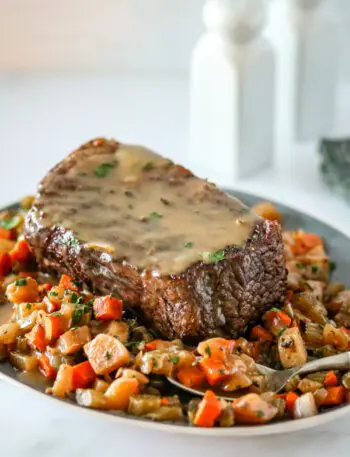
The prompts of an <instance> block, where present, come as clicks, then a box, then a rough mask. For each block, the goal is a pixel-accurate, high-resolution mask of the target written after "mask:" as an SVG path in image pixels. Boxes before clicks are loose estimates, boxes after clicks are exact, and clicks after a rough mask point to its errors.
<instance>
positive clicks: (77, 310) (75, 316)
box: [72, 306, 83, 325]
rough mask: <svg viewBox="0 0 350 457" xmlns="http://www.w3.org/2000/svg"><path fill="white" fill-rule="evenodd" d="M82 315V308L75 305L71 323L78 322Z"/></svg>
mask: <svg viewBox="0 0 350 457" xmlns="http://www.w3.org/2000/svg"><path fill="white" fill-rule="evenodd" d="M82 317H83V309H82V307H81V306H76V307H75V308H74V311H73V313H72V324H73V325H75V324H79V322H80V321H81V318H82Z"/></svg>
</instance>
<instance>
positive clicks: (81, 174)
mask: <svg viewBox="0 0 350 457" xmlns="http://www.w3.org/2000/svg"><path fill="white" fill-rule="evenodd" d="M77 176H80V177H81V178H83V177H84V176H87V173H85V172H84V171H78V173H77Z"/></svg>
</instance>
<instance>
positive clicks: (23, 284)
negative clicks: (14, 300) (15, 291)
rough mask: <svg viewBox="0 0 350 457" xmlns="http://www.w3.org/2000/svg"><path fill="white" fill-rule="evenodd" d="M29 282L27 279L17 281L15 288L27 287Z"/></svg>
mask: <svg viewBox="0 0 350 457" xmlns="http://www.w3.org/2000/svg"><path fill="white" fill-rule="evenodd" d="M26 285H27V280H26V279H25V278H21V279H17V281H16V282H15V286H26Z"/></svg>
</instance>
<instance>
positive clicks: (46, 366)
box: [39, 354, 57, 379]
mask: <svg viewBox="0 0 350 457" xmlns="http://www.w3.org/2000/svg"><path fill="white" fill-rule="evenodd" d="M39 370H40V371H41V373H42V374H43V375H44V376H45V378H47V379H55V378H56V375H57V371H56V370H55V369H54V368H53V366H52V365H51V363H50V360H49V358H48V357H47V355H45V354H43V355H42V356H41V357H40V358H39Z"/></svg>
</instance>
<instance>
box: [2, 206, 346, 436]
mask: <svg viewBox="0 0 350 457" xmlns="http://www.w3.org/2000/svg"><path fill="white" fill-rule="evenodd" d="M30 205H31V199H30V198H27V199H25V200H24V201H23V203H22V208H21V209H20V210H19V211H16V212H14V213H9V212H7V211H6V212H3V213H1V214H0V288H1V289H0V303H2V304H3V305H5V304H6V302H7V303H8V302H9V303H11V304H12V305H13V313H12V317H11V319H10V320H9V322H7V323H4V324H2V325H1V326H0V360H3V361H5V360H9V361H10V363H11V364H12V365H13V366H14V367H15V368H17V369H18V370H20V371H25V372H29V373H38V372H40V373H41V376H42V377H43V378H45V379H46V381H47V385H48V387H47V389H46V392H47V393H48V394H52V395H54V396H56V397H60V398H75V400H76V402H77V403H78V404H79V405H82V406H85V407H88V408H97V409H103V410H113V411H124V412H126V413H128V414H131V415H134V416H141V417H145V418H149V419H152V420H158V421H176V422H178V421H180V422H185V421H188V422H189V423H190V424H192V425H195V426H198V427H214V426H219V427H229V426H233V425H235V424H254V425H258V424H265V423H267V422H270V421H275V420H282V419H287V418H295V419H298V418H303V417H309V416H313V415H315V414H317V413H318V412H319V411H321V410H323V409H325V408H329V407H332V406H337V405H342V404H344V403H347V402H348V401H350V372H347V373H346V372H340V371H337V370H334V371H329V372H317V373H311V374H309V375H307V376H304V377H303V378H300V377H299V376H295V377H294V378H293V379H292V380H290V381H289V382H288V384H287V385H286V387H285V389H284V391H283V392H281V393H277V394H276V393H273V392H269V391H268V385H267V380H266V379H265V377H264V376H263V375H261V374H260V373H259V371H258V370H257V368H256V365H255V363H256V362H258V363H261V364H265V365H267V366H271V367H273V368H276V369H283V368H291V367H295V366H298V365H303V364H305V363H306V362H307V361H310V360H312V359H314V358H318V357H324V356H328V355H333V354H336V353H339V352H343V351H347V350H348V348H349V344H350V343H349V342H350V290H345V287H344V286H343V285H342V284H339V283H332V282H330V281H329V277H330V272H331V271H332V269H334V267H335V266H334V264H333V263H332V262H331V261H330V259H329V258H328V256H327V254H326V252H325V248H324V243H323V240H322V239H321V238H320V237H319V236H318V235H316V234H312V233H304V232H303V231H301V230H297V231H293V232H290V231H289V232H284V243H285V252H286V260H287V268H288V271H289V275H288V287H289V293H288V297H287V299H286V300H285V302H284V303H281V306H280V307H279V308H276V307H273V308H271V309H269V310H268V311H267V312H266V313H265V314H264V315H263V317H262V319H261V321H260V322H258V323H255V325H253V326H251V327H250V328H247V330H246V334H245V337H244V338H243V337H241V338H238V339H236V340H227V339H224V338H219V337H217V338H212V339H209V340H206V341H202V342H200V343H199V344H198V345H197V346H196V347H190V346H186V345H185V344H184V343H183V342H182V341H180V340H174V341H165V340H162V339H161V338H160V337H158V336H157V335H155V334H154V332H153V331H151V330H149V329H146V328H145V327H143V326H142V325H141V324H140V323H139V322H138V321H137V320H136V319H135V317H134V316H132V315H130V314H128V313H129V311H126V310H124V309H123V302H122V301H121V300H118V299H116V298H114V297H112V296H95V295H93V294H92V293H91V292H90V291H89V290H88V289H87V288H86V287H85V286H84V284H80V283H79V278H71V277H70V276H68V275H62V277H61V278H59V280H57V279H56V278H52V277H50V276H47V275H44V274H42V273H41V272H38V271H36V266H35V262H34V259H33V257H32V254H31V251H30V248H29V246H28V244H27V243H26V241H25V240H24V239H23V237H22V235H21V232H22V224H23V219H24V215H25V212H26V210H27V209H28V208H29V207H30ZM255 211H256V212H257V213H258V214H260V215H261V216H263V217H266V218H269V219H274V220H279V221H281V220H282V217H281V215H280V214H279V213H278V212H277V211H276V209H275V208H274V207H273V205H271V204H270V203H268V204H267V203H266V204H265V203H262V204H260V205H258V206H257V207H256V208H255ZM167 376H168V377H169V376H170V377H174V378H176V379H177V380H179V381H180V382H181V383H182V384H183V385H185V386H187V387H193V388H199V389H201V390H203V391H205V395H204V397H201V398H200V397H192V398H191V397H190V396H189V395H188V394H187V393H185V392H184V391H180V390H177V391H176V388H175V387H173V386H172V385H170V384H169V383H168V381H167V380H166V377H167ZM220 391H221V392H223V395H228V393H231V394H232V397H233V398H232V401H231V402H229V401H225V400H222V399H221V398H220V397H219V396H218V393H220Z"/></svg>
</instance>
